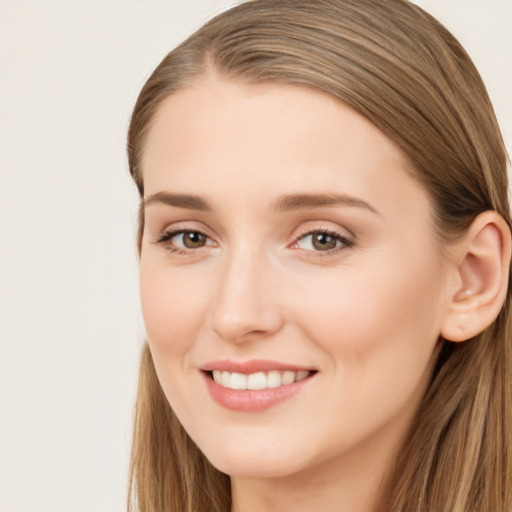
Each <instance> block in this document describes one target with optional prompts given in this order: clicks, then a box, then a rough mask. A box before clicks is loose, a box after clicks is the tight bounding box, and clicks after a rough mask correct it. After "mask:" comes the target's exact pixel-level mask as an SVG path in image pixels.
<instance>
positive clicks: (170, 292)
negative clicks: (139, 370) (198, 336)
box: [140, 261, 205, 354]
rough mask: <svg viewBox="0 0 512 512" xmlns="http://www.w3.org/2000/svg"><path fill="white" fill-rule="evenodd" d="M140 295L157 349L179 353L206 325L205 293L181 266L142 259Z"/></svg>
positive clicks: (146, 321) (145, 317) (145, 321)
mask: <svg viewBox="0 0 512 512" xmlns="http://www.w3.org/2000/svg"><path fill="white" fill-rule="evenodd" d="M140 296H141V305H142V315H143V318H144V324H145V327H146V334H147V337H148V342H149V344H150V346H151V348H152V351H153V352H154V351H155V349H158V350H159V351H161V350H164V351H165V352H168V353H170V354H179V353H182V352H183V351H185V350H187V349H188V346H189V344H190V343H191V342H192V340H193V338H194V334H195V332H196V331H197V330H198V329H199V328H200V326H201V325H202V321H201V320H202V317H203V310H204V307H205V304H204V294H201V293H199V290H198V288H197V287H196V286H194V280H193V279H187V278H186V277H185V278H184V273H183V272H181V273H180V271H179V270H178V271H173V270H172V269H162V268H161V267H159V266H158V267H157V266H156V265H155V266H152V265H150V264H146V263H145V262H144V261H141V265H140Z"/></svg>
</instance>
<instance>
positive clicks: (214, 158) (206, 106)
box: [142, 77, 428, 209]
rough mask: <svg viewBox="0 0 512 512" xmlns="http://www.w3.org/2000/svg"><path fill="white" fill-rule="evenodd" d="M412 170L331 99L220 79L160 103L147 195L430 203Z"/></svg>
mask: <svg viewBox="0 0 512 512" xmlns="http://www.w3.org/2000/svg"><path fill="white" fill-rule="evenodd" d="M406 168H407V160H406V158H405V157H404V155H403V153H402V151H401V150H400V149H399V148H398V146H397V145H396V144H395V143H394V142H393V141H391V140H390V139H389V138H387V137H386V136H385V135H384V134H383V133H382V132H380V130H378V129H377V128H376V127H375V126H374V125H372V124H371V123H370V122H369V121H368V120H367V119H365V118H364V117H362V116H361V115H359V114H357V113H356V112H354V111H353V110H351V109H349V108H348V107H346V106H345V105H344V104H343V103H341V102H339V101H337V100H336V99H334V98H332V97H330V96H329V95H327V94H325V93H322V92H319V91H317V90H313V89H310V88H306V87H300V86H294V85H275V84H262V85H247V84H241V83H238V82H233V81H229V80H224V79H219V78H213V77H210V78H207V79H204V80H202V81H199V82H197V83H196V84H194V85H193V86H191V87H188V88H185V89H183V90H181V91H178V92H177V93H175V94H173V95H171V96H169V97H168V98H166V99H165V100H164V101H163V102H162V104H161V105H160V107H159V109H158V111H157V113H156V115H155V118H154V119H153V123H152V125H151V128H150V130H149V133H148V137H147V140H146V145H145V148H144V155H143V162H142V169H143V175H144V182H145V193H146V195H151V194H154V193H157V192H160V191H163V190H167V191H169V190H170V189H171V190H173V189H177V190H178V191H180V192H194V193H195V194H209V195H215V194H219V196H220V195H221V196H223V197H226V194H227V193H228V192H229V190H235V189H236V192H237V194H238V196H237V197H232V198H231V199H232V200H233V201H237V200H238V201H240V203H243V201H244V200H247V199H248V197H249V196H250V197H258V196H262V197H270V196H272V195H273V194H279V195H280V194H289V193H294V192H304V191H308V192H327V191H335V192H339V193H346V194H352V195H358V196H364V197H365V198H366V199H369V200H372V201H376V203H377V206H376V208H378V203H379V202H381V200H387V201H388V202H389V201H391V203H395V204H394V206H395V208H402V209H404V208H405V209H407V205H406V204H397V203H396V200H397V199H398V198H402V199H404V201H405V203H407V201H406V200H407V198H408V197H411V195H410V194H409V195H407V194H408V192H410V193H412V192H414V194H417V195H418V197H415V198H414V200H415V201H417V200H418V199H421V200H422V201H423V202H424V204H425V206H426V205H427V203H428V198H427V194H426V192H425V191H424V189H423V187H422V186H421V185H419V184H418V183H417V182H416V180H414V179H412V178H411V176H410V175H409V174H408V173H407V172H406ZM245 196H247V197H245ZM213 199H215V197H214V198H213ZM244 204H247V202H245V203H244ZM417 204H418V203H417V202H416V205H417ZM409 206H411V207H413V206H414V204H413V203H411V204H410V205H409Z"/></svg>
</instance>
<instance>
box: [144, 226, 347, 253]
mask: <svg viewBox="0 0 512 512" xmlns="http://www.w3.org/2000/svg"><path fill="white" fill-rule="evenodd" d="M186 233H199V234H201V235H203V236H205V237H206V238H207V239H210V237H208V235H206V234H205V233H203V232H202V231H199V230H196V229H176V230H173V231H164V232H163V233H161V234H160V235H159V236H158V238H157V239H156V240H155V242H154V243H155V244H157V245H165V244H167V242H169V241H170V240H171V239H172V238H174V237H175V236H177V235H184V234H186ZM315 233H316V234H324V235H328V236H331V237H334V238H335V239H336V240H337V241H339V242H340V244H341V245H340V246H338V247H334V248H332V249H329V250H326V251H314V250H308V249H302V250H304V251H307V252H308V253H311V255H312V256H313V257H316V258H323V257H327V256H332V255H334V254H336V253H338V252H339V251H342V250H344V249H350V248H351V247H353V246H354V243H355V242H354V241H353V240H351V239H349V238H347V237H346V236H344V235H342V234H341V233H339V232H338V231H335V230H333V229H321V228H320V229H313V230H307V231H304V232H303V233H300V234H298V235H297V236H296V237H295V241H294V242H293V244H292V246H293V245H297V243H298V242H299V241H300V240H302V239H304V238H306V237H307V236H311V235H314V234H315ZM203 247H205V246H201V247H198V248H197V249H202V248H203ZM165 248H166V249H167V250H168V251H170V252H172V253H173V254H177V255H178V256H187V255H190V254H191V253H193V252H195V251H196V250H197V249H185V248H181V247H176V246H175V245H170V244H169V245H166V246H165ZM298 249H300V248H298Z"/></svg>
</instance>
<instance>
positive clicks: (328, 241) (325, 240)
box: [313, 233, 336, 251]
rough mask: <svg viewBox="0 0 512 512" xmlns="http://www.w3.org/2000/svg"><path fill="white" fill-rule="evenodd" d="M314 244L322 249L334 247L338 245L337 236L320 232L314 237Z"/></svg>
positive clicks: (316, 247)
mask: <svg viewBox="0 0 512 512" xmlns="http://www.w3.org/2000/svg"><path fill="white" fill-rule="evenodd" d="M313 245H314V247H315V249H320V250H321V251H325V250H329V249H334V248H335V247H336V238H335V237H333V236H331V235H329V234H327V233H318V234H316V235H315V236H314V237H313Z"/></svg>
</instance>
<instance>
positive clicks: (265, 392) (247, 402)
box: [203, 372, 313, 412]
mask: <svg viewBox="0 0 512 512" xmlns="http://www.w3.org/2000/svg"><path fill="white" fill-rule="evenodd" d="M203 375H204V378H205V380H206V386H207V387H208V391H209V393H210V396H211V397H212V398H213V400H215V402H217V403H218V404H219V405H221V406H222V407H225V408H226V409H230V410H232V411H240V412H257V411H263V410H265V409H268V408H270V407H273V406H274V405H277V404H279V403H281V402H282V401H283V400H286V399H287V398H290V397H292V396H294V395H296V394H297V393H299V392H300V391H301V389H302V388H303V387H304V386H306V385H307V384H308V382H309V381H310V380H311V378H312V377H313V375H310V376H309V377H306V378H305V379H302V380H300V381H298V382H294V383H293V384H288V385H287V386H279V387H277V388H268V389H261V390H250V389H243V390H238V389H230V388H225V387H224V386H221V385H220V384H217V383H216V382H215V381H214V380H213V379H212V378H211V377H210V376H209V374H207V373H204V372H203Z"/></svg>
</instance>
